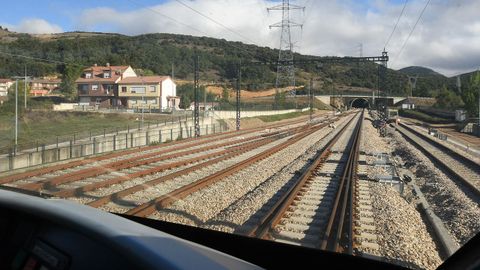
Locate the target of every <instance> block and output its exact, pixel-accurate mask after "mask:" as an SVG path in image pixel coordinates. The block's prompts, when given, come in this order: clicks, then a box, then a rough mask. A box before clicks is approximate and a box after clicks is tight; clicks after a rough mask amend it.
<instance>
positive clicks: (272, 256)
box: [0, 188, 480, 270]
mask: <svg viewBox="0 0 480 270" xmlns="http://www.w3.org/2000/svg"><path fill="white" fill-rule="evenodd" d="M23 193H24V192H23ZM0 216H1V218H0V251H1V252H0V269H42V270H43V269H58V270H63V269H261V268H264V269H284V268H285V267H286V266H287V265H289V266H290V267H291V268H295V269H351V268H359V269H408V266H406V267H407V268H404V267H402V266H399V265H397V264H394V263H392V262H384V261H381V260H378V259H375V258H365V257H358V256H350V255H345V254H341V253H334V252H327V251H322V250H319V249H312V248H306V247H301V246H293V245H288V244H283V243H278V242H273V241H268V240H261V239H255V238H249V237H245V236H240V235H234V234H227V233H223V232H218V231H211V230H206V229H201V228H195V227H190V226H186V225H180V224H174V223H168V222H163V221H158V220H152V219H145V218H140V217H135V216H126V215H125V216H120V215H115V214H111V213H107V212H103V211H100V210H97V209H94V208H91V207H88V206H84V205H79V204H76V203H73V202H69V201H66V200H59V199H52V198H48V197H46V196H43V197H38V196H33V195H32V194H22V193H21V192H17V191H16V192H14V191H11V190H5V188H3V190H0ZM479 254H480V235H476V237H474V238H473V239H471V240H470V242H468V243H467V244H466V245H464V246H463V247H462V248H461V249H460V250H458V251H457V252H456V253H455V254H454V255H453V256H451V257H450V258H448V259H447V260H446V261H445V262H444V263H443V264H442V265H441V266H440V267H439V269H480V256H479Z"/></svg>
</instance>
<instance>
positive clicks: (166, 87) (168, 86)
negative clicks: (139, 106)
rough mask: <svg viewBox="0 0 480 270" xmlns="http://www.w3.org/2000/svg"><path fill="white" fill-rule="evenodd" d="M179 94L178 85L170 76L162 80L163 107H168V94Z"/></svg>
mask: <svg viewBox="0 0 480 270" xmlns="http://www.w3.org/2000/svg"><path fill="white" fill-rule="evenodd" d="M176 95H177V85H176V84H175V83H174V82H173V81H172V79H170V78H168V79H165V80H164V81H162V109H167V108H168V101H167V96H176Z"/></svg>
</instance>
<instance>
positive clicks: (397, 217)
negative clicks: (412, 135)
mask: <svg viewBox="0 0 480 270" xmlns="http://www.w3.org/2000/svg"><path fill="white" fill-rule="evenodd" d="M366 118H367V120H365V122H364V126H363V132H364V136H363V138H362V140H363V145H362V149H364V151H365V152H366V154H367V158H366V160H367V164H368V165H369V166H367V168H366V170H367V174H368V176H370V177H372V176H374V175H376V174H386V171H385V170H384V169H382V168H381V167H378V166H377V168H376V167H375V166H373V163H374V161H375V159H376V158H375V157H373V156H371V154H372V153H376V152H382V153H389V154H391V153H392V152H393V151H395V149H396V147H398V143H397V142H396V141H395V140H392V138H389V137H385V138H382V137H380V136H379V134H378V132H377V130H376V129H375V128H374V127H373V125H372V124H371V122H370V121H369V120H368V116H367V117H366ZM369 187H370V195H371V199H372V201H373V204H372V205H373V212H374V220H375V227H376V232H377V235H378V238H377V244H379V245H380V249H379V252H380V254H375V255H379V256H381V257H384V258H385V259H386V260H387V261H391V262H393V263H397V264H401V265H403V266H407V267H411V268H426V269H434V268H436V267H437V266H438V265H440V264H441V263H442V260H441V259H440V256H439V251H438V250H437V245H436V243H435V242H434V240H433V239H432V235H431V233H430V231H429V228H427V225H426V224H425V222H424V220H423V219H422V216H421V213H420V212H419V211H418V209H417V207H416V202H414V201H413V202H409V201H407V200H406V199H405V198H403V197H402V196H401V195H400V194H399V193H398V192H397V191H396V190H394V189H393V188H392V187H390V186H388V185H384V184H380V183H376V182H371V183H370V185H369ZM409 192H411V191H410V189H409V188H406V189H405V193H409Z"/></svg>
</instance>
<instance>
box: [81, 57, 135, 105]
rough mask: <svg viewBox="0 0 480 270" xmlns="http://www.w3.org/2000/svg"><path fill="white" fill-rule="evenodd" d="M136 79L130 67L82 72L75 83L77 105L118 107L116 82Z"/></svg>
mask: <svg viewBox="0 0 480 270" xmlns="http://www.w3.org/2000/svg"><path fill="white" fill-rule="evenodd" d="M128 77H137V74H135V71H133V69H132V67H130V66H110V65H109V64H108V63H107V64H106V65H105V66H97V65H96V64H95V65H94V66H92V67H89V68H86V69H84V70H83V74H82V75H81V77H80V78H79V79H77V80H76V81H75V83H76V84H77V89H78V97H79V103H80V104H85V105H92V106H94V105H98V106H99V107H106V108H108V107H116V106H118V84H117V83H118V82H119V81H120V80H121V79H123V78H128Z"/></svg>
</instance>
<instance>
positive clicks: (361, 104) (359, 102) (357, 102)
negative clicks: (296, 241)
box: [350, 98, 370, 108]
mask: <svg viewBox="0 0 480 270" xmlns="http://www.w3.org/2000/svg"><path fill="white" fill-rule="evenodd" d="M368 107H370V104H369V102H368V100H366V99H364V98H357V99H354V100H352V103H351V105H350V108H368Z"/></svg>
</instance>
